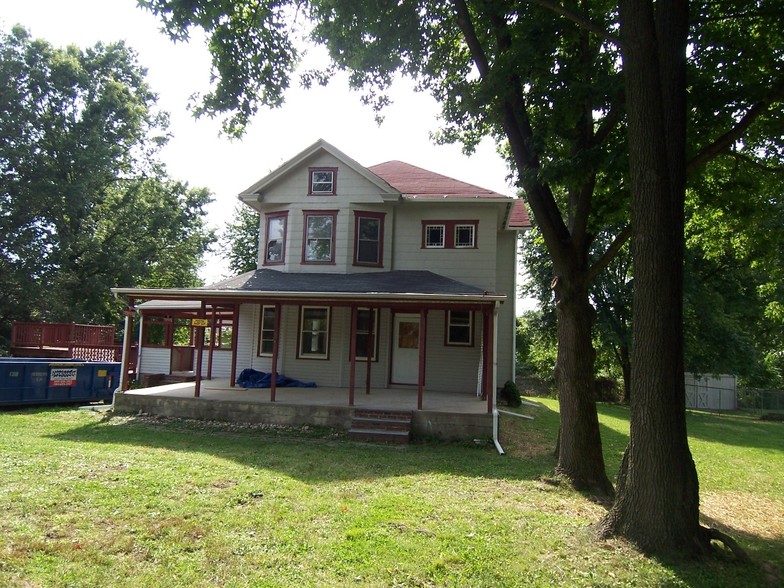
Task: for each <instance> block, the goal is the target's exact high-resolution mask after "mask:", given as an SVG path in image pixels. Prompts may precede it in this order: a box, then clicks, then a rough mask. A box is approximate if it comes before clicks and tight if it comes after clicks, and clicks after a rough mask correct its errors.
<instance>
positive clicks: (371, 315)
mask: <svg viewBox="0 0 784 588" xmlns="http://www.w3.org/2000/svg"><path fill="white" fill-rule="evenodd" d="M376 311H377V309H375V308H368V322H369V323H370V324H369V325H368V342H367V352H366V353H365V355H367V358H366V359H367V369H366V370H365V372H366V373H365V394H370V367H371V365H372V364H373V361H372V360H373V350H374V349H375V342H376V339H375V337H376V334H375V333H374V332H373V327H374V326H375V323H376V320H375V319H376Z"/></svg>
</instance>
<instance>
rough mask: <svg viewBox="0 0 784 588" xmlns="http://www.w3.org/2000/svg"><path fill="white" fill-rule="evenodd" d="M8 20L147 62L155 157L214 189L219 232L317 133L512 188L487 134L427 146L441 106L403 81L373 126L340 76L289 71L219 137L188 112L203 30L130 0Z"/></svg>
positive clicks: (56, 4) (198, 79) (346, 148)
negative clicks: (179, 25)
mask: <svg viewBox="0 0 784 588" xmlns="http://www.w3.org/2000/svg"><path fill="white" fill-rule="evenodd" d="M14 24H21V25H23V26H24V27H25V28H26V29H27V30H28V31H29V32H30V33H31V35H32V36H33V37H34V38H41V39H45V40H46V41H48V42H49V43H50V44H52V45H54V46H56V47H64V46H66V45H71V44H73V45H77V46H79V47H81V48H86V47H90V46H93V45H95V43H97V42H98V41H102V42H104V43H112V42H116V41H119V40H124V41H125V42H126V44H127V45H128V46H130V47H132V48H133V49H135V50H136V52H137V53H138V54H139V62H140V64H141V65H142V66H143V67H145V68H147V82H148V84H149V85H150V87H151V89H152V90H153V91H154V92H156V93H157V94H158V96H159V98H158V106H159V107H160V108H161V109H162V110H166V111H167V112H169V113H170V115H171V124H170V129H169V130H170V132H171V134H172V135H173V136H172V139H171V140H170V141H169V144H168V145H167V146H166V147H165V148H164V150H163V151H162V154H161V158H162V160H163V161H164V163H165V164H166V167H167V170H168V172H169V175H170V176H171V177H172V178H174V179H177V180H181V181H185V182H187V183H188V184H189V185H190V186H191V187H206V188H208V189H209V190H210V192H212V194H213V198H214V202H213V203H212V204H211V205H210V206H209V208H208V209H207V210H208V216H207V222H208V224H209V225H210V226H212V227H214V228H216V229H218V230H221V229H222V228H223V227H224V226H225V224H226V223H227V222H229V221H230V220H231V218H232V214H233V211H234V207H235V204H236V203H237V202H238V201H237V194H238V193H239V192H241V191H242V190H243V189H245V188H247V187H248V186H250V185H252V184H254V183H255V182H256V181H257V180H259V179H261V178H262V177H264V176H266V175H267V174H268V173H269V172H271V171H272V170H274V169H275V168H277V167H278V166H279V165H280V164H282V163H283V162H285V161H287V160H288V159H290V158H291V157H293V156H294V155H296V154H297V153H299V152H300V151H302V150H303V149H305V148H306V147H308V146H309V145H311V144H312V143H314V142H315V141H316V140H317V139H320V138H321V139H324V140H326V141H328V142H330V143H331V144H332V145H334V146H335V147H337V148H338V149H340V150H341V151H343V152H344V153H346V154H347V155H348V156H349V157H352V158H353V159H355V160H356V161H358V162H359V163H360V164H362V165H364V166H371V165H375V164H378V163H383V162H385V161H390V160H401V161H405V162H406V163H410V164H412V165H416V166H419V167H423V168H425V169H428V170H431V171H434V172H437V173H440V174H444V175H447V176H450V177H453V178H456V179H459V180H463V181H465V182H469V183H472V184H475V185H477V186H481V187H483V188H488V189H491V190H494V191H496V192H500V193H502V194H508V195H514V194H515V191H514V189H513V188H512V186H511V185H510V184H509V183H508V182H507V168H506V164H505V163H504V161H503V159H502V158H501V157H500V156H499V155H498V154H497V152H496V149H495V145H494V143H493V142H492V141H491V140H489V139H488V140H485V141H484V142H483V143H481V144H480V145H479V147H478V149H477V151H476V153H475V154H473V155H472V156H470V157H467V156H465V155H463V154H462V153H461V149H460V147H459V146H457V145H434V144H433V142H432V141H431V139H430V132H432V131H435V130H437V128H438V118H437V116H438V112H439V110H438V105H437V104H436V102H435V100H433V99H432V98H431V97H429V96H427V95H423V94H419V93H416V92H414V91H413V89H412V88H411V84H410V82H407V81H406V80H401V82H400V83H399V84H398V85H397V86H396V87H395V88H393V98H394V103H393V105H392V106H391V107H388V108H387V109H386V110H385V111H384V115H385V121H384V122H383V123H382V124H381V125H380V126H379V125H378V124H377V123H376V121H375V118H374V113H373V112H372V110H371V108H370V107H368V106H364V105H363V104H362V103H361V101H360V95H359V93H357V92H352V91H350V90H349V89H348V84H347V83H346V81H345V79H337V80H333V81H332V82H331V83H330V85H329V86H327V87H326V88H321V87H319V88H312V89H310V90H305V89H302V88H300V87H299V85H298V81H297V80H296V79H293V80H292V87H291V88H290V89H289V91H288V93H287V94H286V102H285V104H284V105H283V106H282V107H281V108H277V109H272V110H270V109H265V110H262V111H261V112H259V114H258V115H257V116H256V117H255V118H254V119H253V121H252V123H251V125H250V127H249V128H248V131H247V133H246V136H245V137H244V138H242V139H241V140H236V139H235V140H230V139H228V138H227V137H225V136H221V135H220V132H219V131H220V124H219V122H218V121H217V120H210V119H207V118H202V119H199V120H196V119H194V118H193V117H192V116H191V114H190V113H189V112H188V110H187V103H188V98H189V96H190V95H191V94H192V93H194V92H196V91H204V90H206V89H207V88H208V86H209V75H210V55H209V52H208V51H207V48H206V46H205V44H204V37H203V36H200V35H198V34H196V35H192V39H191V40H190V42H188V43H177V44H175V43H173V42H172V41H170V40H169V38H168V37H167V36H166V35H165V34H163V33H161V32H160V22H159V20H158V19H157V18H156V17H155V16H154V15H152V14H151V13H149V12H147V11H145V10H142V9H141V8H138V7H137V5H136V0H0V27H2V29H3V30H5V31H8V30H10V28H11V27H12V26H13V25H14ZM317 55H318V52H317V50H314V51H313V52H312V54H311V56H312V58H314V59H315V58H316V56H317ZM200 273H201V277H202V278H204V279H205V281H206V282H207V283H210V282H214V281H216V280H218V279H221V278H222V277H228V275H229V273H230V272H228V269H227V268H226V262H225V261H223V260H221V259H220V258H217V257H215V256H212V257H210V258H208V260H207V263H206V265H205V267H204V268H203V269H202V271H201V272H200Z"/></svg>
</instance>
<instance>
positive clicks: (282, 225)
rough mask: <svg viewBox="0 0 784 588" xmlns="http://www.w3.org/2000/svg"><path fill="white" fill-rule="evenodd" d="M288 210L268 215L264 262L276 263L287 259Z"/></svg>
mask: <svg viewBox="0 0 784 588" xmlns="http://www.w3.org/2000/svg"><path fill="white" fill-rule="evenodd" d="M287 215H288V213H287V212H282V213H281V212H276V213H270V214H267V216H266V221H267V222H266V225H267V227H266V231H265V235H266V236H267V239H266V247H265V251H264V264H265V265H274V264H279V263H285V261H286V221H287V219H288V216H287Z"/></svg>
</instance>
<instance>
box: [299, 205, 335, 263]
mask: <svg viewBox="0 0 784 588" xmlns="http://www.w3.org/2000/svg"><path fill="white" fill-rule="evenodd" d="M337 214H338V213H337V211H336V210H305V211H304V215H305V236H304V240H305V242H304V245H303V252H302V262H303V263H334V262H335V221H336V217H337Z"/></svg>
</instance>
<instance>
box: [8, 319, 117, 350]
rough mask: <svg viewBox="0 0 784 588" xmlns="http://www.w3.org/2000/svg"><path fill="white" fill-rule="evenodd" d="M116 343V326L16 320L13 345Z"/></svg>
mask: <svg viewBox="0 0 784 588" xmlns="http://www.w3.org/2000/svg"><path fill="white" fill-rule="evenodd" d="M111 345H114V326H112V325H82V324H78V323H23V322H17V321H14V323H13V326H12V330H11V346H12V347H37V348H38V349H43V348H44V347H55V348H56V347H61V348H62V347H68V348H70V347H75V346H79V347H105V346H111Z"/></svg>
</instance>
